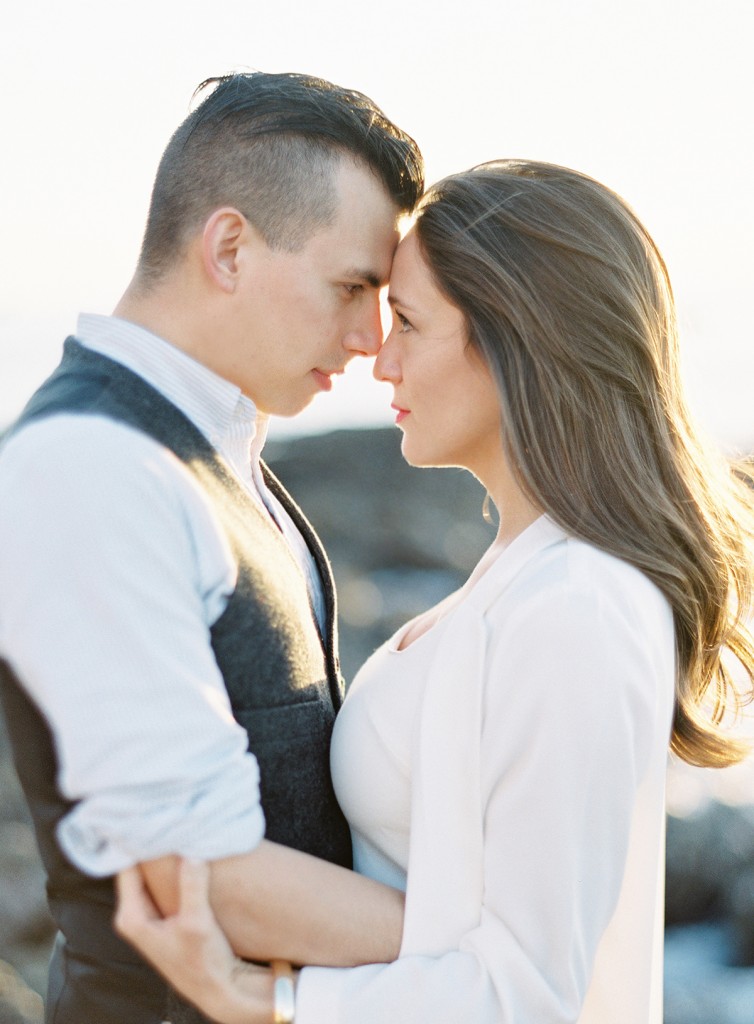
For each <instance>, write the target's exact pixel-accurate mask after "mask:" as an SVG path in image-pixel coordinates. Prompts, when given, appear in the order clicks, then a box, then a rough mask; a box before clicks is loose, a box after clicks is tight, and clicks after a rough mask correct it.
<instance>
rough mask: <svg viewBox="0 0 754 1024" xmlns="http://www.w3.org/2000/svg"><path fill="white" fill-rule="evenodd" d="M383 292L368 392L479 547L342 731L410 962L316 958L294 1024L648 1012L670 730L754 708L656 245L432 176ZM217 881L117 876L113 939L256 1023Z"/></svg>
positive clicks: (576, 196) (348, 707)
mask: <svg viewBox="0 0 754 1024" xmlns="http://www.w3.org/2000/svg"><path fill="white" fill-rule="evenodd" d="M389 298H390V304H391V306H392V310H393V318H394V319H393V328H392V331H391V333H390V335H389V337H388V338H387V340H386V342H385V345H384V347H383V349H382V351H381V352H380V355H379V356H378V358H377V363H376V366H375V374H376V375H377V376H378V377H379V378H381V379H383V380H387V381H389V382H390V383H391V384H392V385H393V387H394V392H395V403H394V408H395V409H396V411H397V422H398V423H399V425H400V427H401V429H402V431H403V454H404V456H405V458H406V459H407V460H408V461H409V462H410V463H412V464H414V465H419V466H462V467H464V468H465V469H468V470H469V471H470V472H472V473H474V474H475V475H476V476H477V477H478V478H479V479H480V480H481V481H482V483H483V484H484V485H485V487H486V488H487V491H488V494H489V496H490V498H491V500H492V501H493V503H494V504H495V507H496V509H497V511H498V515H499V528H498V533H497V536H496V538H495V541H494V543H493V544H492V546H491V547H490V549H489V550H488V551H487V553H486V554H485V555H484V557H483V558H482V560H481V562H480V563H479V565H478V566H477V568H476V569H475V570H474V572H473V573H472V575H471V577H470V579H469V580H468V581H467V583H466V584H465V586H464V587H463V588H462V589H461V590H459V591H458V592H457V593H455V594H452V595H450V596H449V597H448V598H446V599H445V601H443V602H442V603H441V604H440V605H438V606H437V607H436V608H434V609H431V610H430V611H428V612H426V613H425V614H423V615H420V616H419V617H418V618H417V619H415V620H413V621H412V622H410V623H409V624H408V625H407V626H406V627H404V628H403V629H402V630H400V631H399V632H398V634H396V636H394V637H393V638H392V639H391V640H389V641H388V642H387V643H386V644H385V645H384V646H383V647H382V648H380V649H379V650H378V651H377V652H376V653H375V654H374V655H373V657H372V658H371V659H370V660H369V661H368V662H367V664H366V665H365V666H364V668H363V669H362V670H361V672H360V673H359V675H358V676H357V678H356V680H355V682H354V684H353V686H352V688H351V691H350V693H349V696H348V699H347V700H346V702H345V705H344V708H343V710H342V712H341V714H340V717H339V719H338V722H337V724H336V730H335V733H334V736H333V746H332V771H333V779H334V783H335V787H336V792H337V794H338V798H339V800H340V802H341V805H342V807H343V809H344V811H345V813H346V816H347V817H348V818H349V822H350V824H351V828H352V833H353V839H354V858H355V865H356V867H357V869H358V870H360V871H361V872H362V873H364V874H368V875H371V876H372V877H374V878H377V879H379V880H381V881H384V882H387V883H388V884H390V885H395V886H397V887H400V888H402V887H404V885H405V887H406V908H405V921H404V931H403V941H402V946H401V956H400V958H399V959H398V960H397V961H395V962H394V963H392V964H379V965H374V964H372V965H367V966H361V967H351V968H332V967H305V968H304V969H303V970H302V971H301V973H300V975H299V978H298V982H297V992H296V1004H297V1006H296V1014H295V1019H296V1021H297V1024H315V1022H317V1024H319V1022H339V1021H346V1020H348V1021H358V1022H359V1024H371V1022H375V1024H377V1022H386V1021H401V1022H420V1021H421V1022H424V1021H427V1020H433V1021H435V1022H445V1021H447V1022H451V1021H453V1022H457V1021H468V1020H474V1021H477V1022H489V1024H493V1022H506V1024H509V1022H510V1024H513V1022H531V1021H537V1022H538V1024H555V1022H558V1024H561V1022H562V1024H564V1022H579V1024H595V1022H600V1024H604V1022H605V1021H610V1022H611V1024H640V1022H641V1024H646V1022H648V1021H649V1022H657V1024H659V1021H660V1020H661V970H662V953H661V951H662V896H663V882H662V879H663V868H664V865H663V860H662V851H663V827H664V778H665V766H666V754H667V746H668V741H670V745H671V747H672V748H673V750H674V751H675V752H676V753H677V754H679V755H680V756H681V757H683V758H684V759H685V760H687V761H689V762H691V763H693V764H699V765H710V766H722V765H726V764H731V763H733V762H735V761H738V760H740V759H741V758H742V757H743V756H744V755H745V754H746V752H747V749H746V747H745V746H744V745H743V744H742V743H741V742H740V741H737V740H735V739H734V738H732V737H731V736H730V735H728V734H726V733H724V732H723V731H722V729H721V727H720V720H721V718H722V715H723V713H724V711H725V710H726V708H727V707H731V706H735V705H736V704H737V703H739V702H740V701H742V700H744V699H745V698H746V699H748V697H749V696H750V694H749V693H748V692H747V693H740V694H737V693H736V692H735V691H734V689H733V686H732V682H731V679H730V676H729V671H728V668H727V667H726V665H725V664H724V662H723V660H722V654H723V651H724V649H727V651H728V652H729V653H730V654H731V655H733V656H734V657H735V658H737V659H738V661H739V662H740V663H741V665H742V666H743V669H744V673H745V675H747V676H748V678H749V681H751V680H752V676H753V673H754V648H753V647H752V641H751V638H750V636H749V634H748V632H747V630H746V627H745V622H746V619H747V617H748V616H749V615H750V613H751V593H752V592H751V585H752V575H753V568H752V550H753V545H754V503H753V502H752V495H751V492H750V490H749V489H748V488H747V487H746V486H745V484H744V483H743V482H742V481H741V479H740V478H739V477H738V476H737V475H736V474H735V473H731V471H730V470H729V469H728V467H727V466H725V465H724V464H723V463H722V461H720V460H718V459H717V458H716V457H714V456H713V455H711V454H710V453H708V452H707V451H706V450H705V449H704V447H703V446H702V444H701V442H700V441H699V439H698V437H697V435H696V434H695V432H694V429H693V427H692V425H691V423H690V421H689V418H688V415H687V412H686V409H685V405H684V401H683V397H682V393H681V388H680V383H679V377H678V354H677V338H676V323H675V313H674V307H673V298H672V293H671V288H670V283H669V281H668V276H667V272H666V269H665V266H664V263H663V261H662V259H661V257H660V255H659V253H658V252H657V250H656V248H655V246H654V244H653V242H652V240H651V238H650V237H649V235H648V234H647V232H646V231H645V229H644V228H643V227H642V225H641V224H640V223H639V222H638V220H637V219H636V217H635V216H634V214H633V213H632V212H631V210H630V209H629V208H628V207H627V206H626V204H625V203H624V202H623V201H622V200H620V199H619V198H618V197H617V196H616V195H615V194H614V193H612V192H610V191H609V190H608V189H606V188H604V187H603V186H601V185H599V184H598V183H596V182H594V181H593V180H591V179H589V178H587V177H585V176H584V175H581V174H578V173H576V172H574V171H570V170H566V169H564V168H561V167H556V166H552V165H547V164H540V163H530V162H523V161H501V162H496V163H491V164H486V165H482V166H480V167H477V168H475V169H473V170H471V171H469V172H466V173H463V174H459V175H454V176H452V177H450V178H448V179H446V180H445V181H443V182H441V183H440V184H439V185H437V186H435V187H434V188H433V189H432V190H431V191H430V192H429V193H428V195H427V196H426V197H425V199H424V201H423V202H422V205H421V208H420V211H419V214H418V218H417V221H416V224H415V226H414V228H413V229H412V231H411V232H410V233H409V234H408V235H407V237H406V238H405V239H404V241H403V242H402V243H401V245H400V247H399V251H398V253H397V255H396V258H395V263H394V267H393V274H392V278H391V283H390V296H389ZM409 838H410V844H409ZM206 890H207V884H206V871H205V870H204V869H203V868H202V867H201V866H195V865H190V864H189V865H184V868H183V881H182V898H183V908H182V910H181V912H180V913H179V914H178V915H176V916H174V917H171V918H169V919H167V920H165V921H161V920H158V918H157V915H156V912H155V911H154V909H153V908H152V907H151V906H150V904H149V901H148V898H147V896H146V893H145V892H144V890H143V889H142V887H141V885H140V883H139V880H138V876H136V875H135V874H134V873H126V875H125V876H124V877H123V878H122V879H121V893H122V905H121V911H120V914H119V919H118V924H119V927H120V929H121V930H122V931H123V933H124V934H125V935H126V936H127V937H128V938H130V939H131V940H132V941H133V942H134V943H135V944H136V945H137V946H138V947H139V948H140V949H141V950H142V952H143V953H144V954H145V955H147V956H148V957H149V958H150V959H152V960H153V961H154V962H155V964H156V966H157V967H158V968H159V969H160V970H162V971H163V972H164V973H165V975H166V976H167V977H168V979H169V980H171V981H172V982H173V984H175V985H176V987H178V988H179V989H180V990H181V991H183V992H184V993H185V994H186V995H187V997H188V998H190V999H192V1000H193V1001H195V1002H196V1003H197V1004H198V1005H199V1006H200V1007H202V1008H203V1010H204V1011H205V1012H207V1013H209V1014H210V1015H212V1016H213V1017H216V1018H217V1019H218V1020H219V1021H224V1022H227V1024H235V1022H236V1021H238V1022H241V1021H243V1022H245V1024H248V1022H252V1021H260V1022H261V1021H265V1022H266V1021H270V1020H273V999H274V997H273V983H272V977H271V974H270V971H269V970H268V969H267V968H252V967H244V966H243V965H242V964H241V962H240V961H238V960H236V959H235V958H234V957H233V955H232V954H231V952H230V948H229V947H228V946H227V944H226V943H225V942H224V940H223V937H222V934H221V932H220V931H219V929H218V928H217V926H216V924H215V922H214V920H213V918H212V914H211V912H210V910H209V904H208V902H207V891H206ZM305 914H306V909H305V908H303V907H302V915H304V916H305ZM284 984H285V983H282V985H283V987H280V986H279V992H282V993H283V995H285V993H284V992H283V988H284ZM289 1009H291V1008H286V1007H285V1006H283V1005H282V1003H278V1005H277V1010H276V1014H277V1016H276V1017H275V1019H278V1020H288V1019H291V1018H290V1013H289Z"/></svg>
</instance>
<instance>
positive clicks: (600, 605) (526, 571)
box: [484, 517, 672, 630]
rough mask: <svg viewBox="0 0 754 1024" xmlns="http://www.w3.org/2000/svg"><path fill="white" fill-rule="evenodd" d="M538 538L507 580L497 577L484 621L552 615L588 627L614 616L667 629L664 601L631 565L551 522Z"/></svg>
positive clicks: (668, 618) (668, 621) (669, 622)
mask: <svg viewBox="0 0 754 1024" xmlns="http://www.w3.org/2000/svg"><path fill="white" fill-rule="evenodd" d="M543 518H544V517H543ZM547 522H548V523H550V521H549V520H548V521H547ZM542 539H543V541H544V542H543V543H540V544H537V545H532V546H531V550H530V551H529V553H528V557H526V558H525V559H523V560H522V563H521V564H520V566H518V569H517V571H516V572H515V573H514V574H512V575H511V576H510V578H508V579H506V578H505V574H504V573H503V572H501V573H500V574H499V576H500V580H499V582H500V585H499V587H498V588H497V591H494V590H492V588H491V591H492V592H491V594H490V599H489V601H488V602H487V604H486V607H485V608H484V614H485V616H487V617H491V618H493V619H503V620H504V621H506V622H515V621H520V619H521V618H524V617H527V618H528V617H531V616H532V615H542V614H552V615H558V616H561V617H562V616H565V617H566V618H567V619H569V620H570V619H575V620H577V621H578V620H582V619H585V618H586V620H588V621H591V623H592V624H594V623H596V622H599V621H602V620H604V619H606V618H608V619H610V618H615V617H616V616H618V617H619V618H620V619H621V620H623V621H627V622H631V623H632V624H634V625H635V626H641V627H648V626H650V625H651V624H655V625H658V624H659V625H661V626H662V628H663V630H664V629H666V628H667V627H668V626H669V627H670V628H671V629H672V611H671V609H670V605H669V603H668V601H667V599H666V597H665V596H664V594H663V593H662V591H661V590H660V588H659V587H658V586H657V584H656V583H654V582H653V581H652V580H651V579H650V578H649V577H648V576H647V575H646V574H645V573H644V572H642V571H641V570H640V569H639V568H637V567H636V566H635V565H632V564H631V563H630V562H628V561H626V560H625V559H622V558H619V557H617V556H616V555H613V554H611V553H609V552H607V551H605V550H603V549H602V548H599V547H598V546H597V545H595V544H591V543H589V542H588V541H585V540H582V539H580V538H577V537H573V536H571V535H569V534H568V533H566V532H565V531H564V530H562V529H561V528H560V527H558V526H556V525H555V524H554V523H550V525H549V527H548V529H547V532H546V534H545V533H542ZM490 582H492V581H490Z"/></svg>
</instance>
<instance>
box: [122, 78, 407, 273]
mask: <svg viewBox="0 0 754 1024" xmlns="http://www.w3.org/2000/svg"><path fill="white" fill-rule="evenodd" d="M210 87H214V88H213V89H212V92H210V94H209V96H207V98H206V99H204V100H203V102H202V103H201V104H200V105H199V106H198V107H197V108H196V109H195V110H193V111H192V113H191V114H189V116H188V117H187V118H186V120H185V121H184V122H183V123H182V124H181V125H180V126H179V128H178V129H177V130H176V132H175V134H174V135H173V137H172V138H171V140H170V142H169V143H168V146H167V148H166V149H165V152H164V154H163V156H162V160H161V161H160V166H159V168H158V170H157V175H156V178H155V183H154V188H153V191H152V201H151V204H150V208H149V216H148V219H147V226H146V230H145V234H144V241H143V244H142V251H141V256H140V258H139V273H140V275H141V277H142V279H143V280H147V281H149V280H154V279H155V278H157V277H159V276H160V275H161V273H162V272H163V271H164V270H165V268H166V267H168V266H169V265H170V264H171V263H173V262H174V261H175V259H176V258H177V257H178V256H179V255H180V254H181V252H182V251H183V248H184V246H185V244H186V242H187V241H188V239H189V238H190V237H191V235H192V234H193V232H195V231H197V230H198V229H199V227H200V226H201V225H202V223H203V222H204V220H205V219H206V218H207V217H208V216H209V215H210V214H211V213H212V211H213V210H215V209H217V208H218V207H220V206H234V207H236V209H238V210H240V212H241V213H243V214H244V216H246V217H247V218H248V219H249V221H250V222H251V223H252V224H254V226H255V227H256V229H257V230H258V231H259V232H260V233H261V235H262V237H263V238H264V239H265V241H266V242H267V244H268V245H269V246H270V247H271V248H277V249H288V250H295V249H298V248H300V247H301V246H302V245H303V244H304V243H305V242H306V240H307V239H308V238H309V237H310V236H311V235H312V234H313V233H314V231H315V230H316V229H317V228H319V227H322V226H324V225H326V224H328V223H330V222H331V221H332V218H333V216H334V215H335V212H336V208H337V195H336V192H335V188H334V174H335V169H336V168H337V166H338V164H339V162H340V160H341V159H342V158H343V157H344V156H349V155H350V156H351V157H352V158H353V159H355V160H356V161H358V162H361V163H363V164H364V165H365V166H366V167H368V168H369V169H370V170H372V171H373V172H374V174H375V175H376V176H377V179H378V180H379V181H381V182H382V184H383V185H384V187H385V189H386V191H387V193H388V195H390V196H391V197H392V199H393V200H394V201H395V204H396V207H397V209H398V210H399V211H401V212H410V211H411V210H412V209H413V207H414V205H415V204H416V202H417V200H418V199H419V197H420V196H421V194H422V191H423V188H424V167H423V161H422V157H421V153H420V152H419V148H418V146H417V145H416V143H415V142H414V140H413V139H412V138H411V137H410V136H409V135H407V134H406V133H405V132H403V131H401V129H400V128H398V127H397V126H396V125H394V124H393V123H392V122H391V121H389V120H388V118H387V117H385V115H384V114H383V112H382V111H381V110H380V109H379V107H377V106H376V105H375V104H374V103H373V102H372V101H371V100H370V99H369V98H368V97H367V96H364V95H363V94H362V93H360V92H354V91H353V90H350V89H342V88H340V87H339V86H337V85H333V84H332V83H331V82H326V81H324V80H323V79H320V78H312V77H310V76H308V75H299V74H264V73H262V72H255V73H249V74H233V75H226V76H223V77H221V78H210V79H208V80H207V81H206V82H202V84H201V85H200V86H199V88H198V89H197V93H200V92H203V91H204V90H205V89H208V88H210Z"/></svg>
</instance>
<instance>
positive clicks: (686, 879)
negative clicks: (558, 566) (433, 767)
mask: <svg viewBox="0 0 754 1024" xmlns="http://www.w3.org/2000/svg"><path fill="white" fill-rule="evenodd" d="M265 455H266V457H267V460H268V461H269V463H270V464H271V466H272V467H273V469H274V470H275V471H276V472H277V474H278V475H279V476H280V477H281V479H282V480H283V482H284V483H285V484H286V486H287V487H288V488H289V489H290V491H291V493H292V494H293V496H294V497H295V498H296V499H297V500H298V501H299V503H300V504H301V506H302V507H303V509H304V510H305V512H306V514H307V516H308V517H309V519H310V520H311V522H312V523H313V524H314V526H315V528H316V529H317V531H318V532H319V534H320V536H321V538H322V540H323V541H324V544H325V546H326V548H327V550H328V552H329V554H330V557H331V559H332V563H333V569H334V572H335V577H336V581H337V584H338V593H339V609H340V647H341V662H342V667H343V671H344V674H345V676H346V679H347V680H350V679H351V678H352V677H353V675H354V673H355V671H356V670H357V668H358V666H359V665H360V664H361V663H362V662H363V661H364V660H365V659H366V657H368V655H369V654H370V653H371V652H372V651H373V650H374V648H375V647H376V646H378V645H379V644H380V643H381V642H382V641H383V640H384V639H385V638H386V637H388V636H389V635H390V634H391V633H392V632H394V630H395V629H397V628H398V626H400V625H401V623H403V622H404V621H406V619H408V618H410V617H411V616H413V615H415V614H417V613H418V612H420V611H422V610H423V609H425V608H427V607H429V606H430V605H432V604H434V603H435V602H436V601H438V600H440V599H441V598H442V597H444V596H445V595H446V594H447V593H449V592H450V591H451V590H453V589H455V588H456V587H457V586H459V585H460V584H461V583H462V582H463V581H464V579H465V578H466V576H467V575H468V573H469V571H470V570H471V568H472V567H473V566H474V564H475V563H476V561H477V559H478V558H479V556H480V554H481V553H482V551H484V549H485V548H486V547H487V545H488V544H489V543H490V542H491V540H492V538H493V536H494V527H493V526H492V525H491V524H489V523H487V522H485V520H484V518H483V514H482V506H483V500H484V492H483V490H482V488H481V487H480V486H479V484H478V483H477V482H476V481H475V480H474V479H473V478H472V477H471V476H470V475H469V474H467V473H464V472H462V471H460V470H415V469H412V468H411V467H409V466H407V465H406V464H405V463H404V462H403V460H402V459H401V457H400V435H399V433H398V431H396V430H394V429H374V430H347V431H346V430H343V431H337V432H335V433H332V434H328V435H324V436H323V435H320V436H308V437H303V438H294V439H291V440H277V441H270V442H269V443H268V446H267V448H266V449H265ZM668 807H669V812H670V813H669V816H668V841H667V850H668V868H667V897H666V915H667V940H666V986H665V987H666V991H665V1024H754V770H753V769H752V765H751V764H747V765H744V766H742V767H741V768H737V769H729V770H726V771H724V772H713V771H710V770H700V769H688V768H687V767H685V766H682V765H678V764H676V763H673V762H671V766H670V778H669V799H668ZM51 940H52V929H51V925H50V920H49V917H48V914H47V910H46V905H45V901H44V876H43V873H42V870H41V867H40V865H39V861H38V859H37V855H36V849H35V845H34V838H33V834H32V831H31V828H30V825H29V819H28V816H27V813H26V809H25V806H24V802H23V798H22V797H21V794H20V791H19V788H18V784H17V781H16V778H15V774H14V772H13V767H12V764H11V760H10V754H9V750H8V742H7V737H6V735H5V731H4V726H3V723H2V721H1V720H0V1024H40V1022H41V1021H42V1004H41V999H40V993H42V992H44V986H45V977H46V961H47V956H48V952H49V948H50V943H51ZM82 1024H96V1022H94V1021H92V1022H82ZM605 1024H609V1022H605Z"/></svg>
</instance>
